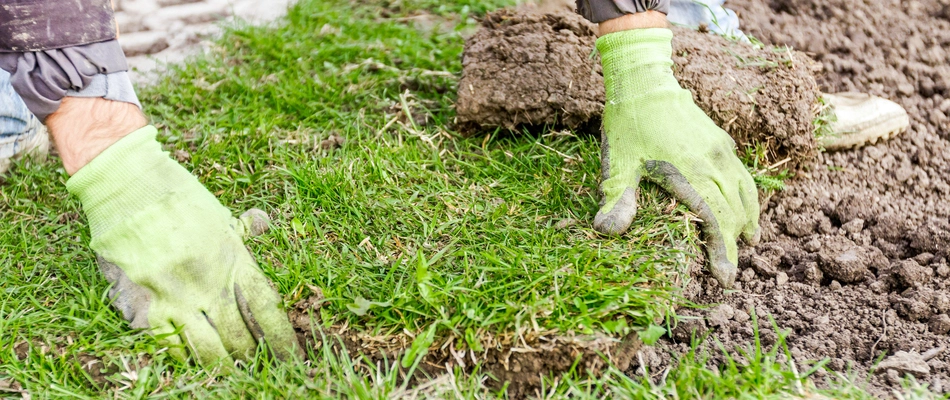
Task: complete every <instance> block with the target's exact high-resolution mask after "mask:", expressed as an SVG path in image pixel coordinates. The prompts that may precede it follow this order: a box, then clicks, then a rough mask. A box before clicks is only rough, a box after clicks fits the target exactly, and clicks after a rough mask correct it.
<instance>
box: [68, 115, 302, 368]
mask: <svg viewBox="0 0 950 400" xmlns="http://www.w3.org/2000/svg"><path fill="white" fill-rule="evenodd" d="M155 135H156V130H155V128H154V127H151V126H148V127H145V128H142V129H140V130H138V131H135V132H133V133H131V134H130V135H128V136H126V137H125V138H123V139H122V140H120V141H119V142H117V143H116V144H114V145H112V146H111V147H109V148H108V149H106V150H105V151H104V152H103V153H102V154H100V155H99V156H98V157H96V158H95V159H93V160H92V162H90V163H89V164H88V165H86V166H85V167H83V168H82V169H80V170H79V172H77V173H76V174H75V175H74V176H73V177H72V178H70V180H69V181H68V182H67V188H68V189H69V191H70V192H72V193H74V194H76V195H77V196H78V197H79V199H80V201H81V202H82V205H83V210H84V211H85V213H86V216H87V218H88V220H89V226H90V230H91V231H92V243H91V246H92V248H93V249H94V250H95V251H96V253H97V254H98V255H99V257H100V266H101V268H102V270H103V272H104V273H105V275H106V277H107V278H108V279H109V280H110V281H111V282H112V283H113V288H112V290H111V292H110V295H112V297H113V304H114V305H115V306H116V307H118V308H119V309H120V310H121V311H122V312H123V316H124V317H125V318H126V319H128V320H129V321H130V322H131V323H132V327H134V328H150V329H151V332H152V333H153V334H155V335H159V336H160V337H161V338H162V339H163V340H165V341H167V342H168V343H170V344H184V345H186V346H187V348H188V349H189V350H190V352H191V353H192V355H193V356H195V357H196V358H197V359H198V362H199V363H201V364H202V365H206V366H210V365H213V364H215V363H217V362H221V363H224V364H230V363H232V362H233V358H238V359H247V358H248V357H251V356H252V355H253V353H254V351H255V350H256V348H257V346H258V343H259V342H260V341H262V340H266V341H267V343H268V344H269V345H270V347H271V349H272V350H273V351H274V352H275V354H276V355H277V356H278V357H279V358H282V359H284V358H287V357H289V356H290V355H291V354H292V353H294V352H299V351H300V348H299V345H298V344H297V340H296V335H295V334H294V331H293V328H292V327H291V326H290V323H289V322H288V320H287V315H286V313H285V312H284V311H282V310H281V308H280V296H279V295H278V294H277V292H276V291H275V290H274V289H273V288H272V287H271V286H270V283H269V281H268V279H267V277H265V276H264V274H263V273H261V271H260V269H259V268H258V266H257V264H256V263H255V262H254V259H253V257H252V256H251V255H250V254H249V253H248V251H247V249H246V248H245V247H244V243H243V240H242V237H241V236H242V234H243V233H244V232H245V231H247V230H249V229H250V228H251V227H250V226H248V223H247V222H249V221H241V220H237V219H235V218H233V217H232V216H231V213H230V212H229V211H228V209H227V208H225V207H224V206H222V205H221V204H220V203H219V202H218V200H217V199H215V197H214V195H212V194H211V193H210V192H208V190H207V189H205V187H204V186H203V185H201V183H200V182H198V180H197V179H196V178H195V177H194V176H192V175H191V174H190V173H189V172H188V171H187V170H185V169H184V168H182V167H181V166H180V165H178V163H176V162H174V161H172V160H171V159H170V158H169V157H168V155H167V154H166V153H165V152H163V151H162V150H161V146H160V145H159V143H158V142H156V141H155ZM175 332H180V335H176V334H174V333H175ZM175 354H176V355H178V356H184V354H182V352H180V351H175ZM298 354H299V353H298ZM232 357H233V358H232Z"/></svg>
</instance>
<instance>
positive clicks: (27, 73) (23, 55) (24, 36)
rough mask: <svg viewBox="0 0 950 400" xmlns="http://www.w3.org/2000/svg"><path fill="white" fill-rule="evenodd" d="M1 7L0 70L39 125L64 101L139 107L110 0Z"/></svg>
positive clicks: (50, 0)
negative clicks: (93, 99)
mask: <svg viewBox="0 0 950 400" xmlns="http://www.w3.org/2000/svg"><path fill="white" fill-rule="evenodd" d="M2 3H3V4H2V7H0V69H3V70H5V71H7V72H9V73H10V83H11V84H12V85H13V88H14V89H15V90H16V92H17V94H19V95H20V97H21V98H23V102H24V103H26V106H27V107H28V108H29V109H30V111H32V112H33V113H34V114H36V117H37V118H39V119H40V121H44V122H45V121H46V118H47V117H49V115H50V114H52V113H54V112H55V111H56V110H57V109H58V108H59V104H60V102H61V101H62V100H63V97H66V96H76V97H101V98H106V99H109V100H117V101H123V102H127V103H132V104H135V105H137V106H139V107H141V105H139V101H138V98H137V97H136V96H135V91H134V90H133V89H132V82H131V81H130V80H129V77H128V74H126V73H125V71H128V69H129V66H128V64H127V63H126V61H125V53H123V52H122V47H121V46H119V42H118V41H117V40H116V25H115V15H114V12H113V10H112V1H111V0H69V1H63V0H14V1H7V0H4V1H3V2H2Z"/></svg>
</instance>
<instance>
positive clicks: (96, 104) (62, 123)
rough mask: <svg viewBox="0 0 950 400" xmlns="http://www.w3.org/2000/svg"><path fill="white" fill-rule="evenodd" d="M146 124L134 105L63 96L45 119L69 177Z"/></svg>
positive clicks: (140, 112)
mask: <svg viewBox="0 0 950 400" xmlns="http://www.w3.org/2000/svg"><path fill="white" fill-rule="evenodd" d="M146 124H148V120H147V119H146V118H145V115H144V114H142V111H141V110H140V109H139V108H138V106H136V105H134V104H131V103H125V102H120V101H113V100H106V99H102V98H83V97H64V98H63V100H62V103H61V104H60V106H59V109H57V110H56V112H55V113H53V114H51V115H50V116H49V117H48V118H47V119H46V126H47V128H48V129H49V132H50V135H51V136H52V138H53V141H54V142H55V143H56V149H57V151H58V152H59V156H60V158H61V159H62V162H63V167H64V168H65V169H66V173H67V174H69V175H73V174H75V173H76V172H77V171H79V170H80V169H82V168H83V167H84V166H85V165H86V164H88V163H89V162H90V161H92V160H93V159H94V158H96V157H97V156H98V155H99V154H100V153H102V152H103V151H105V150H106V149H107V148H109V146H112V145H113V144H115V143H116V142H118V141H119V140H121V139H122V138H123V137H125V135H127V134H129V133H130V132H133V131H135V130H137V129H139V128H142V127H144V126H145V125H146Z"/></svg>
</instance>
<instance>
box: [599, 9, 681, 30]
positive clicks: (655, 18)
mask: <svg viewBox="0 0 950 400" xmlns="http://www.w3.org/2000/svg"><path fill="white" fill-rule="evenodd" d="M669 25H670V24H669V22H667V21H666V14H663V13H661V12H658V11H646V12H642V13H636V14H626V15H624V16H622V17H618V18H614V19H609V20H606V21H604V22H601V23H600V24H599V25H598V35H599V36H603V35H606V34H608V33H614V32H620V31H627V30H631V29H645V28H667V27H669Z"/></svg>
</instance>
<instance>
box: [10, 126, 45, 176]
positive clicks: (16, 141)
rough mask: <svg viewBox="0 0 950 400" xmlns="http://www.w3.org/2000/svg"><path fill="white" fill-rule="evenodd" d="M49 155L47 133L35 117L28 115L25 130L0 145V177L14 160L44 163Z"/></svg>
mask: <svg viewBox="0 0 950 400" xmlns="http://www.w3.org/2000/svg"><path fill="white" fill-rule="evenodd" d="M47 155H49V133H48V132H47V131H46V127H45V126H43V124H41V123H40V121H39V120H38V119H36V117H34V116H32V115H30V121H29V122H28V123H27V126H26V130H25V131H24V132H23V133H21V134H19V135H18V136H16V137H15V138H13V139H12V140H11V141H9V142H7V143H0V175H3V174H5V173H6V172H7V170H9V169H10V165H11V164H12V163H13V161H14V160H21V159H27V158H29V159H31V160H33V161H36V162H44V161H46V156H47Z"/></svg>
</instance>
